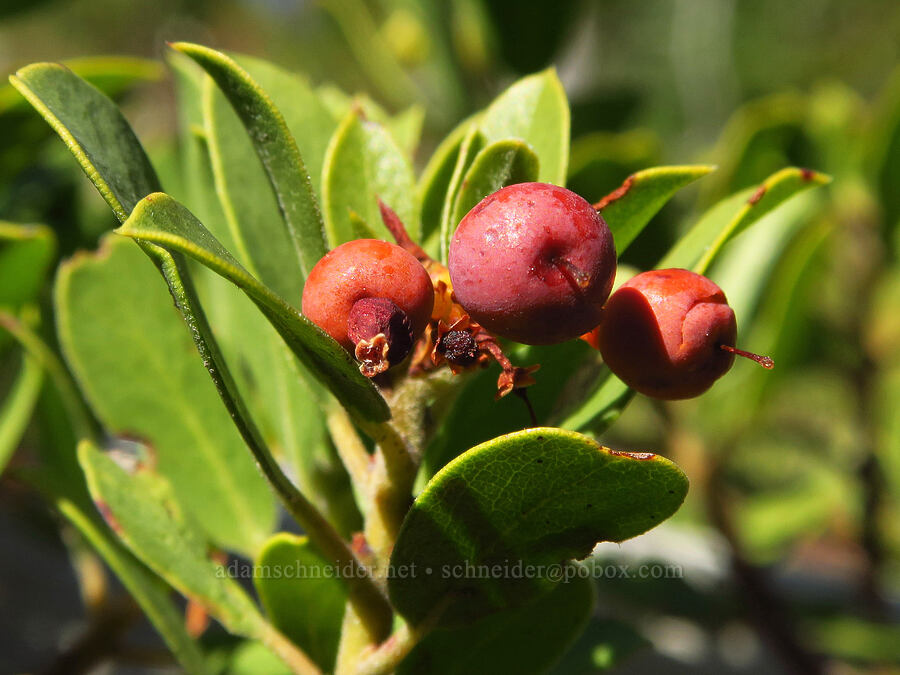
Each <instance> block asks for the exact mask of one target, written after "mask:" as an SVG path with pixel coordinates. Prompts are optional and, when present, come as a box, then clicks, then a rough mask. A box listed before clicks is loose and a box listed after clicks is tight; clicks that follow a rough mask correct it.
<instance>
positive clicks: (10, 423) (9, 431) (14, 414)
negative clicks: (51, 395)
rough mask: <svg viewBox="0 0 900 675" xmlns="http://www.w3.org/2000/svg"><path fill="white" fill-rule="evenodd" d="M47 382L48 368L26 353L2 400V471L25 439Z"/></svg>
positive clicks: (0, 436) (0, 433) (0, 438)
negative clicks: (44, 384) (45, 377)
mask: <svg viewBox="0 0 900 675" xmlns="http://www.w3.org/2000/svg"><path fill="white" fill-rule="evenodd" d="M43 383H44V371H43V369H42V368H41V365H40V363H39V362H38V361H37V360H35V359H34V358H33V357H31V356H29V355H27V354H24V355H23V356H22V365H21V367H20V369H19V374H18V377H16V380H15V382H13V384H12V387H11V388H10V389H9V391H8V392H7V394H6V398H4V399H3V401H2V403H0V474H2V473H3V469H5V468H6V464H7V462H9V460H10V458H11V457H12V456H13V453H14V452H15V451H16V448H17V447H18V445H19V441H20V440H22V434H24V433H25V429H26V427H27V426H28V422H29V421H30V420H31V417H32V415H33V414H34V407H35V405H37V401H38V396H40V393H41V385H42V384H43Z"/></svg>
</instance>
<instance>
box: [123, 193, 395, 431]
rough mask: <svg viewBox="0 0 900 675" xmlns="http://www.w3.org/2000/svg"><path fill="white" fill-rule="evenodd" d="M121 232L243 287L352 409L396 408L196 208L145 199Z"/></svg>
mask: <svg viewBox="0 0 900 675" xmlns="http://www.w3.org/2000/svg"><path fill="white" fill-rule="evenodd" d="M117 232H119V233H120V234H124V235H126V236H129V237H134V238H135V239H138V240H140V241H145V242H149V243H154V244H157V245H160V246H163V247H165V248H166V249H173V250H175V251H178V252H180V253H185V254H187V255H189V256H191V257H192V258H194V259H196V260H198V261H199V262H201V263H203V264H204V265H206V266H207V267H209V268H210V269H212V270H214V271H215V272H217V273H218V274H220V275H222V276H223V277H225V278H226V279H228V280H230V281H231V282H233V283H234V284H235V285H237V286H238V287H240V288H241V289H242V290H243V291H244V292H245V293H247V295H248V297H250V298H251V299H252V300H253V302H255V303H256V304H257V306H258V307H259V308H260V311H262V312H263V314H265V316H266V318H267V319H269V321H270V322H271V323H272V325H273V326H274V327H275V329H276V330H277V331H278V332H279V334H280V335H281V336H282V337H283V338H284V340H285V342H286V343H287V344H288V346H289V347H290V348H291V349H292V351H293V352H294V354H296V356H297V357H298V358H299V359H300V360H301V362H303V364H304V365H305V366H306V367H307V368H309V370H310V372H312V373H313V374H314V375H315V377H316V378H317V379H319V381H320V382H322V383H323V384H324V385H325V386H326V387H328V388H329V389H330V390H331V391H332V393H333V394H334V395H335V396H336V397H337V399H338V400H339V401H340V402H341V403H342V404H343V405H344V406H345V407H346V408H347V409H348V410H350V411H351V412H352V413H354V414H355V415H357V416H358V417H360V418H362V419H366V420H369V421H373V422H378V421H384V420H386V419H387V418H388V417H389V416H390V413H389V411H388V408H387V404H386V403H385V401H384V399H383V398H382V397H381V394H379V393H378V391H377V390H376V389H375V387H374V385H373V384H372V383H371V382H370V381H369V380H368V379H367V378H365V377H363V376H362V375H361V374H360V372H359V368H358V366H357V365H356V363H355V362H354V361H353V360H352V359H351V358H350V356H349V355H348V354H347V352H346V351H344V350H343V349H342V348H341V347H340V346H339V345H338V344H337V343H336V342H335V341H334V340H333V339H332V338H331V337H329V336H328V335H327V334H326V333H324V332H323V331H322V330H321V329H320V328H319V327H318V326H316V325H315V324H313V323H312V322H311V321H309V320H308V319H307V318H306V317H304V316H303V315H302V314H301V313H300V312H299V311H298V310H297V309H295V308H294V307H292V306H291V305H289V304H288V303H287V302H285V301H284V300H283V299H282V298H280V297H279V296H277V295H276V294H275V293H273V292H272V291H271V290H269V289H268V288H267V287H266V286H264V285H263V284H261V283H260V282H259V281H257V280H256V279H255V278H254V277H253V276H251V275H250V274H249V273H248V272H247V271H246V270H245V269H244V268H243V267H241V265H240V264H239V263H238V262H237V261H236V260H235V259H234V257H232V255H231V254H230V253H228V251H226V250H225V249H224V248H223V247H222V245H221V244H220V243H219V242H218V241H217V240H216V239H215V237H213V236H212V235H211V234H210V233H209V231H208V230H206V229H205V228H204V227H203V225H202V224H201V223H200V222H199V221H198V220H197V219H196V218H194V216H193V215H191V213H190V211H188V210H187V209H186V208H184V207H183V206H182V205H181V204H179V203H178V202H176V201H175V200H173V199H172V198H171V197H169V196H168V195H166V194H162V193H159V194H154V195H151V196H150V197H148V198H147V199H145V200H144V201H142V202H141V203H140V204H139V205H138V206H137V207H136V208H135V210H134V212H133V213H132V216H131V218H129V219H128V220H127V221H126V222H125V224H124V225H123V226H122V227H121V228H119V230H117Z"/></svg>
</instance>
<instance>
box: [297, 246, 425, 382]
mask: <svg viewBox="0 0 900 675" xmlns="http://www.w3.org/2000/svg"><path fill="white" fill-rule="evenodd" d="M433 305H434V288H433V286H432V283H431V279H430V278H429V276H428V272H426V271H425V268H424V267H422V264H421V263H420V262H419V261H418V260H416V258H415V256H413V255H412V254H410V253H409V252H407V251H405V250H404V249H403V248H401V247H400V246H397V245H395V244H391V243H388V242H386V241H380V240H378V239H357V240H355V241H349V242H347V243H345V244H341V245H340V246H338V247H337V248H335V249H334V250H332V251H330V252H329V253H327V254H326V255H325V256H324V257H323V258H322V259H321V260H320V261H319V262H318V263H316V265H315V266H314V267H313V269H312V270H311V271H310V273H309V277H308V278H307V280H306V285H305V286H304V287H303V299H302V309H303V313H304V314H305V315H306V316H307V317H308V318H309V319H310V320H311V321H312V322H313V323H315V324H316V325H318V326H319V327H320V328H321V329H322V330H324V331H325V332H326V333H328V334H329V335H330V336H331V337H333V338H334V339H335V340H337V341H338V342H339V343H340V344H341V346H342V347H344V349H346V350H347V351H349V352H350V353H351V354H353V355H354V356H355V357H356V358H357V360H358V361H360V363H361V365H360V372H362V373H363V374H364V375H366V376H367V377H374V376H375V375H378V374H379V373H383V372H384V371H385V370H387V369H388V368H390V367H392V366H395V365H397V364H398V363H400V362H401V361H403V359H405V358H406V356H407V354H409V352H410V350H411V349H412V346H413V343H414V342H415V341H416V340H417V339H418V337H419V336H421V335H422V333H423V331H424V330H425V326H426V325H427V324H428V322H429V320H430V318H431V311H432V307H433Z"/></svg>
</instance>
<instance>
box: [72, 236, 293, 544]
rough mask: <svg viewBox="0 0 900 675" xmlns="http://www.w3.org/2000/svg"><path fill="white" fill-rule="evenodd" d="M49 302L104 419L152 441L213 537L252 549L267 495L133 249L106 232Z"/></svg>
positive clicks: (162, 466) (262, 533)
mask: <svg viewBox="0 0 900 675" xmlns="http://www.w3.org/2000/svg"><path fill="white" fill-rule="evenodd" d="M55 302H56V310H57V327H58V332H59V339H60V344H61V346H62V349H63V353H64V354H65V356H66V360H67V361H68V363H69V365H70V367H71V368H72V371H73V373H74V375H75V377H76V379H77V380H78V382H79V384H80V385H81V389H82V391H83V393H84V395H85V397H86V398H87V399H88V401H89V402H90V404H91V407H92V408H93V410H94V411H95V413H96V414H97V416H98V417H99V418H100V420H101V421H102V422H103V424H104V426H105V427H106V428H107V429H108V430H109V431H111V432H112V433H116V434H124V435H131V436H137V437H139V438H141V439H144V440H146V441H147V442H149V443H150V444H151V445H152V446H153V448H154V451H155V453H156V456H157V459H158V467H159V471H160V473H161V474H163V475H164V476H166V477H167V478H168V479H169V480H170V481H171V483H172V486H173V488H174V490H175V494H176V496H177V498H178V501H179V503H180V504H181V505H182V506H183V507H184V508H185V509H186V510H187V511H188V512H189V513H190V514H191V515H192V516H193V517H194V518H196V520H197V521H198V522H200V523H201V524H202V526H203V527H204V529H205V530H206V532H207V534H208V535H209V536H210V537H211V538H212V539H213V541H215V542H216V543H217V544H218V545H220V546H224V547H226V548H229V549H234V550H238V551H241V552H243V553H253V552H254V551H256V550H258V548H259V546H261V545H262V543H263V541H264V540H265V538H266V537H267V536H268V534H269V533H270V532H271V531H272V528H273V526H274V520H275V509H274V504H273V501H272V495H271V493H270V492H269V490H268V487H267V486H266V484H265V482H264V481H263V479H262V478H261V477H260V475H259V472H258V471H257V470H256V467H255V466H254V463H253V460H252V458H251V456H250V455H249V453H247V451H246V449H245V448H244V444H243V442H242V441H241V437H240V435H239V434H238V432H237V430H236V429H235V427H234V425H232V424H230V422H229V419H228V413H227V411H226V410H225V408H223V407H222V405H221V403H220V402H219V400H218V399H217V397H216V392H215V388H214V387H213V385H212V382H210V379H209V376H208V374H207V373H205V372H204V368H203V364H202V363H201V362H200V361H199V360H198V359H197V357H196V354H195V353H194V350H193V348H192V345H191V337H190V335H189V334H188V332H187V331H185V330H184V326H183V325H182V323H181V321H180V320H179V319H180V317H179V316H178V314H177V313H176V312H175V311H173V308H172V299H171V297H169V295H168V294H167V293H166V292H165V290H164V288H163V287H162V286H161V285H160V284H159V282H158V280H157V278H156V274H155V273H154V271H153V268H152V266H151V265H148V264H147V263H146V262H145V260H144V259H143V256H142V254H141V253H140V251H139V250H138V249H136V248H135V247H134V246H133V245H131V243H130V242H128V241H127V240H125V239H120V238H115V237H112V236H111V235H110V237H109V238H107V239H106V240H105V241H104V244H103V247H102V248H101V251H100V253H99V254H98V255H97V256H88V255H82V256H79V257H77V258H75V259H73V260H72V261H69V262H67V263H64V264H63V266H62V267H61V268H60V272H59V276H58V277H57V282H56V288H55ZM198 476H203V478H204V479H203V480H202V481H198V480H197V477H198Z"/></svg>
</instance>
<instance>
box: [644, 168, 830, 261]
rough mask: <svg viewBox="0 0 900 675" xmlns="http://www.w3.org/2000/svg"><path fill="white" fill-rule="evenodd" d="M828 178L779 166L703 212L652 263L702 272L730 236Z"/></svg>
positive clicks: (826, 180) (732, 236) (823, 182)
mask: <svg viewBox="0 0 900 675" xmlns="http://www.w3.org/2000/svg"><path fill="white" fill-rule="evenodd" d="M830 180H831V179H830V178H829V177H828V176H826V175H824V174H821V173H817V172H815V171H810V170H809V169H797V168H787V169H782V170H781V171H779V172H778V173H775V174H773V175H771V176H769V177H768V178H767V179H766V180H765V181H763V183H762V184H761V185H760V186H759V187H758V188H755V189H754V188H751V189H749V190H744V191H742V192H738V193H737V194H735V195H732V196H731V197H728V198H727V199H724V200H722V201H721V202H719V203H718V204H716V205H715V206H714V207H713V208H711V209H710V210H709V211H707V212H706V214H705V215H704V216H703V217H702V218H701V219H700V221H699V222H698V223H697V224H696V225H694V227H693V228H691V229H690V230H689V231H688V232H687V233H686V234H685V235H684V236H683V237H682V238H681V239H680V240H679V241H678V243H677V244H675V246H673V247H672V249H671V250H670V251H669V252H668V253H667V254H666V255H665V257H664V258H663V259H662V260H661V261H660V262H659V263H658V264H657V265H656V266H657V268H667V267H685V268H688V269H693V270H694V271H695V272H697V273H698V274H703V273H704V272H705V271H706V270H707V269H709V266H710V264H711V263H712V261H713V260H714V259H715V258H716V256H717V255H718V254H719V252H720V251H721V250H722V247H723V246H725V244H727V243H728V241H730V240H731V239H732V238H734V237H736V236H737V235H738V234H740V233H741V232H743V231H744V230H745V229H747V228H748V227H750V225H752V224H753V223H755V222H756V221H757V220H759V219H760V218H762V217H763V216H764V215H766V214H767V213H768V212H769V211H771V210H772V209H774V208H776V207H777V206H779V205H780V204H782V203H783V202H785V201H787V200H788V199H790V198H791V197H793V196H794V195H796V194H797V193H799V192H802V191H803V190H808V189H809V188H813V187H816V186H818V185H825V184H826V183H828V182H829V181H830Z"/></svg>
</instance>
